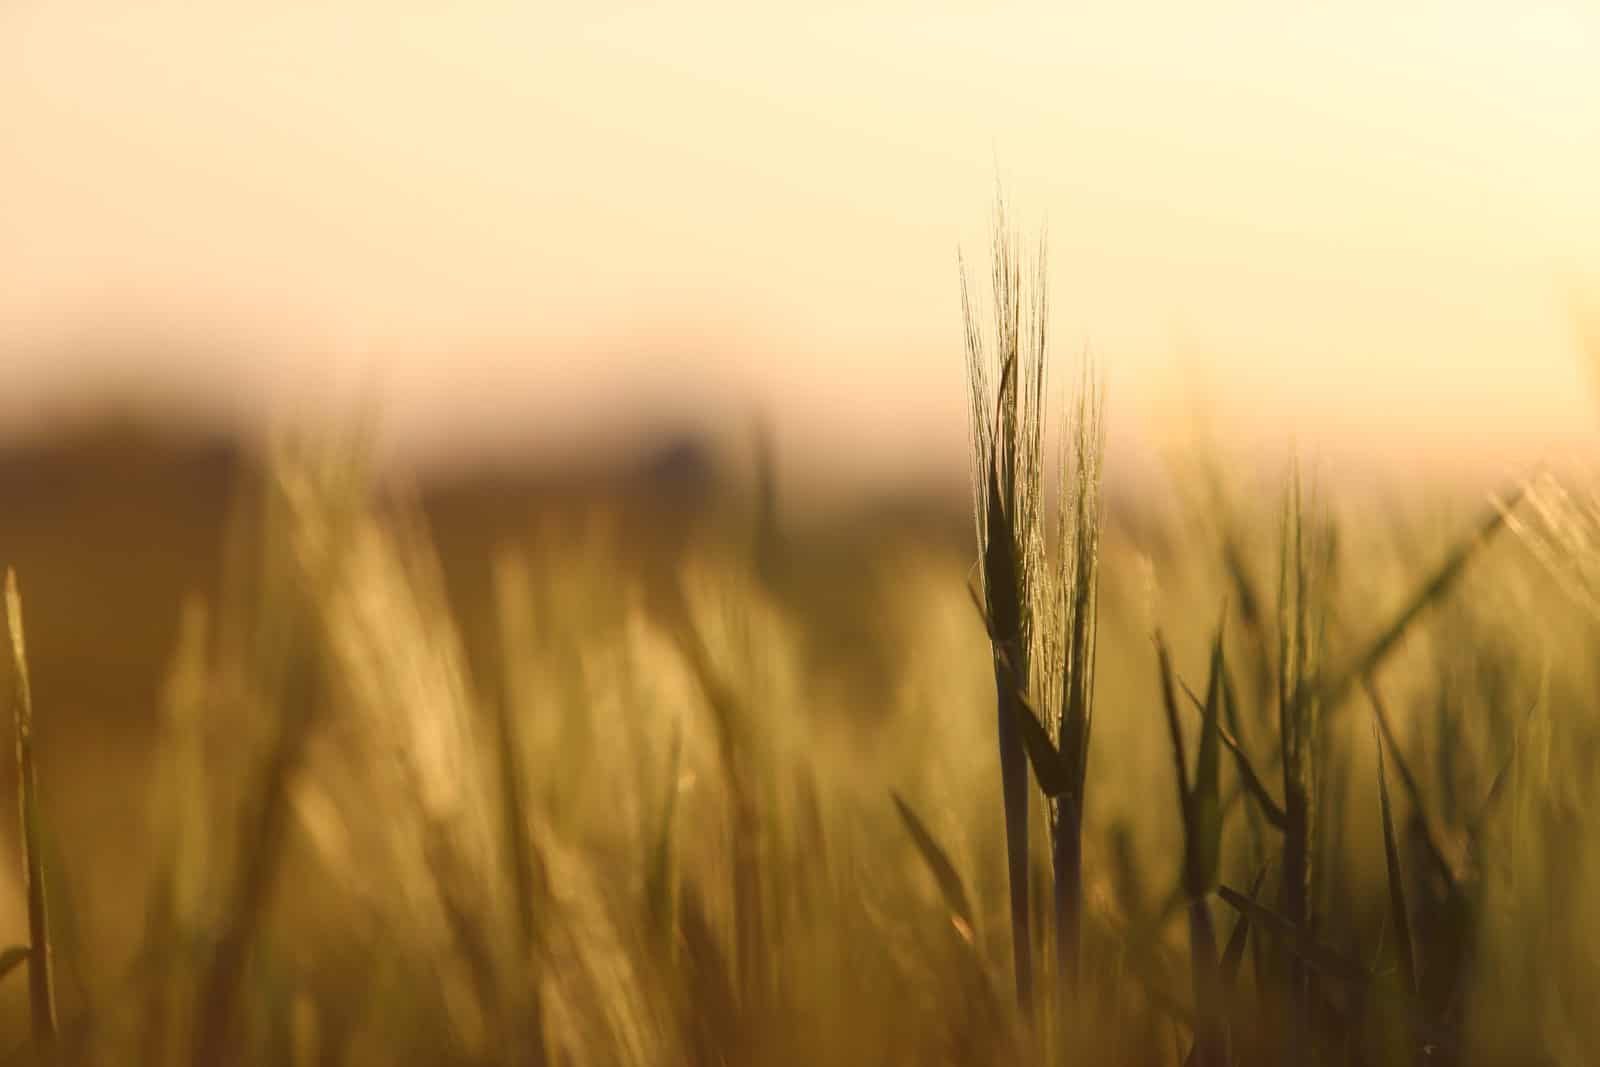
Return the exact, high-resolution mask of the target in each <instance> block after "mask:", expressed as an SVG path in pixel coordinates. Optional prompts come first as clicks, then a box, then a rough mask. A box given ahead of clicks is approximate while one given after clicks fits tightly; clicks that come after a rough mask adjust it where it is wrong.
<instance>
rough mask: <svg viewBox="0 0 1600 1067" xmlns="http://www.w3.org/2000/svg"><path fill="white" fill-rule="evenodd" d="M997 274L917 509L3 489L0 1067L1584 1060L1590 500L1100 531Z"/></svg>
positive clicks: (1596, 512) (1215, 515)
mask: <svg viewBox="0 0 1600 1067" xmlns="http://www.w3.org/2000/svg"><path fill="white" fill-rule="evenodd" d="M997 232H998V234H999V236H998V237H997V239H996V243H995V246H994V248H993V249H992V250H990V253H989V254H988V255H986V256H985V257H984V259H985V262H984V263H983V264H982V266H981V268H979V267H978V266H977V265H975V264H974V263H972V262H970V261H969V263H968V264H967V266H968V269H969V273H970V275H971V277H970V279H969V285H968V288H967V290H966V291H965V292H964V293H963V298H964V300H965V302H966V312H967V317H966V321H967V323H968V330H967V335H966V338H965V350H966V358H967V367H968V378H969V382H968V387H969V391H970V397H971V427H970V429H971V440H972V445H973V448H972V459H973V462H972V475H973V477H972V484H973V490H974V491H973V493H972V496H971V499H970V501H965V502H957V504H958V506H956V507H954V508H951V509H946V510H943V511H941V510H939V509H929V510H928V512H927V514H920V513H918V514H912V513H911V512H910V511H902V512H897V513H893V514H889V513H887V512H886V513H882V514H879V513H874V514H870V515H863V516H858V517H855V518H851V519H838V520H834V521H829V522H822V521H815V522H812V521H807V520H806V519H805V517H804V516H795V515H793V514H791V513H790V512H789V511H787V510H786V509H785V508H783V507H782V506H780V505H781V502H782V489H783V487H782V486H781V485H775V484H774V483H773V481H772V479H771V476H770V473H767V474H763V473H762V472H763V471H765V470H766V468H764V467H762V466H761V465H760V464H757V465H756V470H757V475H756V476H755V477H753V478H747V479H744V481H743V482H740V483H739V484H736V485H732V486H731V487H729V486H724V487H720V488H718V489H716V490H715V491H711V492H707V493H702V494H699V495H694V494H687V495H686V494H684V493H680V492H677V491H676V490H662V491H659V492H652V491H648V487H639V486H633V487H625V488H619V489H616V490H615V491H612V492H607V493H597V494H595V495H594V496H593V497H592V498H591V497H582V498H577V497H575V498H572V499H564V500H563V502H562V503H561V504H560V506H559V508H558V507H556V506H554V505H552V504H550V503H549V501H548V500H547V499H545V498H541V497H534V498H530V499H527V500H522V501H520V502H518V503H512V502H509V499H508V498H501V497H498V496H497V495H496V493H495V492H494V491H493V489H492V487H491V488H490V489H486V490H479V491H476V492H468V491H462V492H458V493H456V494H454V495H450V494H440V493H438V492H434V491H432V490H431V489H429V488H427V487H419V486H415V485H408V484H406V483H403V482H401V481H397V480H396V479H394V478H391V477H387V476H384V475H381V474H380V473H378V472H377V471H375V470H374V468H373V465H372V463H371V462H370V457H369V454H368V447H367V446H368V444H369V440H368V438H367V437H366V436H365V435H364V433H363V432H358V431H354V430H352V431H350V432H347V433H333V434H328V433H323V434H306V435H302V436H299V437H293V436H284V437H282V438H280V439H278V440H277V441H276V442H275V443H274V444H273V445H272V447H270V448H269V449H266V450H263V451H261V452H259V453H257V452H249V451H245V452H241V453H238V454H237V457H236V460H233V461H228V462H223V461H222V460H220V459H217V457H216V456H212V457H211V458H210V459H207V458H206V457H205V456H201V457H200V459H198V460H194V459H191V460H190V461H187V462H186V463H180V462H176V461H169V460H159V461H155V460H152V462H151V464H150V465H149V467H148V470H147V469H146V468H144V467H138V466H137V464H136V461H135V460H133V459H131V458H130V455H129V453H130V450H129V449H127V448H125V447H122V446H120V445H116V444H114V443H113V444H112V445H111V446H108V447H105V448H102V449H101V450H100V451H93V450H91V454H90V455H89V456H88V458H84V459H82V460H81V461H80V463H81V466H82V469H83V471H85V472H87V473H86V474H84V476H83V477H82V478H80V479H78V480H76V481H74V480H73V478H72V477H69V476H68V473H66V472H64V471H63V470H55V469H54V468H52V469H51V470H50V471H49V472H47V475H40V476H37V477H32V478H31V480H30V477H29V476H27V475H28V474H29V471H35V473H36V472H37V470H38V469H40V468H37V467H29V466H28V464H27V463H24V462H23V461H17V463H14V464H11V465H9V466H7V467H6V468H5V470H4V471H3V472H0V474H3V477H0V484H3V485H5V486H6V487H8V489H9V491H10V492H11V493H13V494H14V496H15V498H16V499H13V500H7V499H0V563H4V564H7V565H9V566H11V567H13V568H14V570H13V571H12V572H10V573H9V574H8V576H7V579H6V597H5V598H6V629H7V634H8V640H7V641H6V642H4V651H5V655H4V657H3V660H4V665H3V667H0V675H3V677H4V681H5V685H4V690H3V692H4V694H5V696H4V699H5V701H6V707H7V711H8V714H7V715H6V721H7V722H9V723H12V724H13V727H14V730H15V737H16V760H15V764H14V766H13V767H11V768H9V769H8V771H7V776H8V777H7V784H8V785H10V786H11V787H12V790H11V791H10V792H8V794H7V795H9V796H14V797H15V798H16V802H17V804H18V810H17V814H16V815H15V816H9V817H8V825H11V826H15V827H17V829H16V830H15V831H12V832H10V833H8V834H7V835H6V837H5V841H6V848H5V850H4V856H5V873H4V875H3V876H0V889H3V893H0V949H3V952H0V972H3V974H4V977H3V978H0V1036H3V1038H4V1041H3V1047H0V1057H4V1062H15V1063H52V1064H74V1063H83V1064H99V1063H105V1064H112V1063H115V1064H139V1063H145V1064H169V1063H171V1064H194V1065H196V1067H212V1065H224V1064H269V1063H270V1064H280V1063H283V1064H305V1065H310V1064H319V1065H335V1064H348V1065H352V1067H356V1065H366V1064H373V1065H377V1064H460V1065H468V1064H473V1065H478V1064H482V1065H489V1064H508V1065H509V1064H517V1065H527V1067H536V1065H537V1067H543V1065H551V1067H589V1065H596V1067H598V1065H618V1067H622V1065H639V1067H644V1065H667V1064H696V1065H698V1064H708V1065H709V1064H728V1065H746V1064H748V1065H757V1064H775V1065H781V1064H796V1065H798V1064H808V1065H817V1064H841V1065H842V1064H889V1063H894V1064H910V1063H915V1064H921V1065H932V1064H1174V1065H1176V1064H1195V1065H1199V1067H1224V1065H1227V1064H1258V1063H1295V1064H1302V1063H1303V1064H1374V1065H1375V1064H1502V1063H1504V1064H1542V1063H1549V1064H1570V1065H1579V1064H1586V1063H1595V1062H1600V1021H1597V1019H1596V1017H1595V1006H1596V1005H1597V1004H1600V951H1597V949H1600V906H1597V904H1596V896H1595V892H1594V887H1595V886H1596V885H1600V824H1597V818H1600V816H1597V814H1596V813H1597V812H1600V673H1597V671H1596V665H1597V663H1600V658H1597V656H1596V650H1597V649H1600V618H1597V608H1600V556H1597V555H1596V553H1597V552H1600V496H1596V495H1594V494H1593V492H1592V490H1591V489H1590V488H1589V487H1588V486H1587V485H1585V483H1584V482H1583V480H1582V479H1581V478H1579V477H1575V476H1570V475H1564V476H1562V477H1560V478H1557V477H1556V476H1554V475H1552V474H1549V473H1544V472H1538V471H1529V472H1527V474H1526V477H1524V478H1522V479H1520V480H1515V481H1512V482H1509V483H1508V484H1506V485H1505V486H1503V487H1502V488H1501V489H1500V490H1499V491H1498V492H1496V493H1492V494H1486V495H1483V496H1474V497H1471V498H1469V499H1461V498H1460V497H1459V496H1445V495H1443V494H1438V495H1430V494H1429V493H1428V491H1427V487H1425V486H1414V487H1412V491H1410V492H1409V493H1408V494H1406V495H1390V496H1388V497H1383V498H1379V497H1378V496H1377V495H1376V494H1370V493H1367V494H1364V493H1362V492H1359V491H1356V490H1351V489H1340V488H1337V487H1336V485H1335V484H1334V483H1330V482H1327V481H1324V480H1323V479H1322V478H1320V476H1319V472H1318V471H1317V470H1316V469H1315V466H1314V464H1311V463H1304V464H1293V463H1290V464H1285V465H1284V467H1283V468H1282V471H1281V475H1280V474H1272V475H1266V474H1262V473H1261V472H1260V471H1258V470H1255V469H1253V468H1252V469H1250V470H1248V471H1246V470H1245V469H1244V468H1239V467H1230V466H1229V465H1228V464H1226V463H1224V462H1222V461H1221V460H1220V459H1218V458H1214V457H1212V456H1210V455H1208V454H1206V453H1204V452H1198V453H1196V454H1195V455H1193V456H1191V457H1190V458H1189V459H1188V460H1187V461H1186V462H1184V463H1182V464H1175V465H1174V467H1173V469H1172V470H1171V471H1170V472H1169V473H1168V475H1167V477H1166V478H1165V479H1164V480H1163V481H1162V483H1161V484H1160V485H1159V487H1157V486H1145V487H1141V489H1140V491H1139V492H1137V493H1134V492H1129V491H1124V490H1122V489H1121V488H1120V487H1118V486H1116V485H1114V484H1109V482H1108V481H1107V475H1106V473H1105V468H1104V467H1103V465H1102V462H1101V461H1102V453H1103V449H1104V437H1103V432H1102V428H1101V427H1102V422H1101V419H1102V412H1103V405H1104V403H1105V402H1106V400H1107V397H1106V394H1105V391H1104V389H1103V388H1102V386H1101V385H1100V379H1099V377H1098V372H1097V370H1096V368H1095V367H1094V366H1093V365H1088V364H1080V363H1079V362H1077V361H1075V360H1069V359H1062V358H1059V357H1058V356H1057V355H1056V354H1055V353H1054V352H1052V351H1050V341H1049V336H1048V333H1049V327H1048V318H1047V315H1046V308H1045V307H1044V305H1043V303H1042V301H1040V300H1038V299H1037V298H1036V297H1035V294H1036V293H1039V292H1042V281H1041V278H1042V271H1043V264H1042V262H1035V261H1034V260H1033V259H1032V257H1030V256H1027V255H1025V254H1024V252H1023V250H1022V249H1021V247H1020V245H1019V243H1018V242H1017V241H1016V240H1015V239H1014V238H1012V237H1011V236H1009V235H1008V234H1007V231H1006V230H1005V228H1004V224H1003V219H1002V224H1001V226H1000V227H999V228H998V230H997ZM952 340H953V342H955V344H953V345H952V354H951V356H950V358H951V359H952V360H953V361H957V360H959V358H960V357H959V356H958V355H956V354H955V353H956V352H957V351H959V349H958V347H957V346H958V345H959V342H960V340H961V339H960V338H954V339H952ZM1111 399H1112V400H1113V402H1114V397H1113V398H1111ZM885 432H892V431H891V430H889V429H887V428H886V431H885ZM228 454H229V455H234V454H233V453H228ZM1395 461H1396V463H1397V464H1398V465H1402V466H1403V465H1404V462H1405V457H1403V456H1397V457H1395ZM130 464H132V465H133V466H130ZM74 469H76V468H74ZM130 471H144V472H145V473H142V474H140V473H129V472H130ZM151 472H154V473H151ZM90 475H93V476H92V477H91V476H90ZM658 488H659V487H658Z"/></svg>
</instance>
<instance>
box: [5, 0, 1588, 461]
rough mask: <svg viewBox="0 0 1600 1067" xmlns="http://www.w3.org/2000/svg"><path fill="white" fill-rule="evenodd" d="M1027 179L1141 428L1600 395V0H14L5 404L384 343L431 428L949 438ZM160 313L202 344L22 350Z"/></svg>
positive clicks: (1415, 418)
mask: <svg viewBox="0 0 1600 1067" xmlns="http://www.w3.org/2000/svg"><path fill="white" fill-rule="evenodd" d="M997 176H998V177H999V178H1000V179H1002V180H1003V181H1004V184H1005V187H1006V189H1007V192H1008V195H1009V198H1010V199H1011V201H1012V202H1013V205H1014V208H1015V212H1016V216H1017V219H1018V221H1019V222H1021V223H1022V224H1023V225H1024V226H1025V227H1026V228H1027V230H1029V231H1030V232H1031V231H1033V230H1035V229H1037V228H1038V227H1039V226H1040V225H1047V227H1048V233H1049V240H1050V260H1051V267H1052V273H1051V278H1052V298H1053V301H1054V315H1055V320H1054V321H1055V325H1056V330H1055V341H1056V344H1057V346H1058V351H1059V352H1060V354H1061V355H1062V356H1063V357H1067V356H1070V355H1072V354H1075V353H1076V352H1078V351H1080V350H1081V349H1083V348H1085V347H1087V348H1089V349H1091V350H1092V351H1093V352H1094V353H1096V355H1097V356H1098V358H1099V359H1100V361H1101V362H1102V363H1103V364H1104V365H1105V366H1106V367H1107V368H1108V372H1109V376H1110V380H1111V407H1112V417H1113V425H1114V427H1115V433H1116V435H1117V436H1116V437H1115V438H1114V447H1115V446H1116V445H1115V442H1116V441H1118V440H1120V441H1125V442H1128V444H1127V447H1129V448H1134V447H1137V444H1138V443H1139V442H1144V443H1149V442H1151V441H1155V440H1159V439H1163V438H1165V437H1169V436H1171V434H1172V433H1173V432H1174V431H1172V430H1171V426H1172V425H1173V424H1174V423H1175V422H1178V421H1181V420H1180V419H1178V416H1179V415H1181V414H1182V413H1184V412H1185V411H1186V408H1187V405H1188V404H1189V400H1188V399H1187V397H1188V395H1189V390H1190V389H1191V388H1192V387H1198V388H1199V389H1200V390H1201V391H1202V394H1203V395H1204V397H1205V398H1206V400H1205V404H1206V406H1207V408H1208V410H1209V412H1210V419H1211V422H1212V423H1213V425H1215V426H1218V427H1221V428H1222V429H1223V431H1224V432H1232V433H1235V434H1238V435H1240V436H1242V437H1245V438H1247V439H1250V440H1255V441H1258V442H1275V441H1281V440H1284V439H1286V437H1287V435H1288V434H1289V433H1290V431H1291V430H1294V431H1296V432H1297V433H1298V435H1299V436H1300V437H1301V438H1302V439H1311V440H1324V441H1326V442H1328V443H1329V444H1328V447H1329V448H1330V449H1332V450H1333V451H1336V452H1337V451H1349V452H1353V453H1359V454H1362V455H1369V456H1370V455H1375V454H1379V453H1384V454H1387V453H1389V452H1391V451H1398V452H1400V453H1401V454H1404V455H1424V456H1426V455H1434V456H1448V455H1469V454H1470V455H1477V454H1478V452H1483V453H1484V454H1493V455H1503V456H1518V457H1520V456H1524V455H1529V454H1532V453H1534V452H1537V451H1538V450H1539V449H1541V448H1543V447H1545V445H1546V444H1548V443H1550V442H1558V441H1565V440H1570V439H1572V438H1574V437H1576V436H1579V435H1582V434H1586V433H1588V432H1589V430H1590V428H1591V426H1593V425H1594V422H1595V419H1594V414H1595V410H1596V409H1595V394H1594V392H1593V391H1592V389H1591V387H1590V384H1589V381H1588V379H1587V377H1586V368H1585V364H1584V363H1583V360H1582V358H1581V355H1580V345H1579V341H1578V337H1579V333H1578V330H1577V329H1576V326H1575V321H1576V318H1577V309H1578V308H1579V307H1580V306H1581V305H1582V304H1583V302H1584V301H1586V300H1587V301H1590V302H1593V301H1595V300H1596V299H1597V295H1596V294H1597V293H1600V5H1596V4H1594V3H1584V2H1573V3H1567V4H1561V3H1541V2H1538V0H1531V2H1517V0H1478V2H1462V0H1458V2H1454V3H1443V2H1440V3H1421V2H1403V0H1402V2H1394V0H1390V2H1382V3H1379V2H1369V0H1352V2H1343V3H1338V4H1312V3H1302V2H1289V3H1285V2H1283V0H1274V2H1260V3H1258V2H1253V0H1252V2H1248V3H1246V2H1226V0H1224V2H1220V3H1212V4H1204V5H1195V4H1189V3H1184V2H1181V0H1161V2H1157V0H1135V2H1121V3H1115V4H1076V3H1059V2H1028V3H1011V4H1004V3H992V4H978V3H972V2H969V3H939V2H922V3H915V4H912V3H900V2H898V0H896V2H894V3H885V4H868V3H859V4H858V3H834V2H832V0H824V2H811V3H806V4H803V5H798V6H797V7H796V8H794V9H792V10H785V9H783V8H781V7H779V6H776V5H763V4H749V3H738V4H735V3H702V2H694V0H686V2H680V3H674V4H664V3H663V4H634V5H628V4H621V3H604V2H602V3H593V4H584V3H567V4H559V5H557V4H545V3H538V2H535V3H520V4H511V3H503V4H502V3H482V2H472V0H461V2H457V3H453V4H443V3H437V2H435V3H423V2H416V0H399V2H393V0H389V2H384V3H377V2H369V0H344V2H339V0H333V2H328V3H316V4H313V3H303V2H299V0H290V2H287V3H276V4H269V3H266V2H264V0H263V2H259V3H245V2H242V0H234V2H228V0H224V2H217V3H209V4H194V3H187V2H186V3H177V2H171V0H156V2H142V3H139V4H126V3H88V2H70V0H8V2H7V3H6V4H4V5H3V6H0V341H3V342H4V344H5V346H6V347H5V349H4V352H5V353H6V354H4V355H0V361H3V362H4V364H5V367H6V374H5V377H6V379H7V381H6V385H5V388H4V389H3V390H0V425H5V424H10V425H15V424H17V423H19V422H20V421H22V420H24V419H26V418H27V417H28V416H29V414H30V413H36V412H38V411H39V410H43V409H42V408H41V405H43V404H46V403H53V402H57V401H60V400H61V399H62V398H63V397H67V396H70V395H72V394H73V393H74V392H75V391H79V390H81V389H82V388H84V384H85V382H97V383H104V382H105V381H107V380H110V381H114V382H137V383H140V384H141V385H146V386H147V387H149V388H151V389H156V390H158V391H165V392H168V393H171V394H173V395H176V396H183V397H191V396H199V395H202V394H212V395H216V396H221V397H226V398H228V400H227V403H228V404H230V405H231V406H234V407H240V406H243V407H248V408H250V409H252V410H257V409H259V410H275V409H276V408H278V407H282V406H290V407H296V406H300V405H304V404H306V403H322V402H325V401H326V400H327V398H328V397H330V396H343V395H346V394H351V393H358V392H359V391H360V387H361V386H362V385H363V384H364V383H365V384H371V383H374V382H375V383H377V388H378V390H379V392H380V393H381V394H382V395H383V396H384V398H385V403H386V406H387V408H388V413H389V420H390V429H391V433H393V434H394V435H395V436H396V439H397V440H398V441H401V442H403V445H404V447H406V448H408V449H409V450H411V451H413V452H414V453H417V454H439V453H441V452H444V451H448V450H451V449H456V450H461V449H468V450H470V449H473V448H478V447H488V446H491V445H498V446H508V445H509V446H517V447H543V446H548V445H550V444H551V443H552V442H562V441H568V442H570V441H572V440H575V439H577V438H578V437H581V436H582V435H584V434H587V433H592V432H593V431H594V428H595V427H596V426H599V425H605V424H607V423H608V420H618V421H625V420H627V419H629V418H634V417H642V416H646V415H653V416H656V417H668V418H671V417H679V416H682V417H692V416H698V415H701V414H704V413H707V412H723V413H725V414H734V415H739V414H741V413H744V412H747V411H749V410H750V409H751V408H753V407H755V406H760V407H763V408H765V409H766V410H767V411H769V412H770V414H771V416H772V418H773V419H774V421H775V422H776V425H777V430H778V437H779V443H780V447H781V448H782V449H783V450H784V451H785V453H786V454H788V455H790V456H800V457H803V459H804V461H805V462H807V463H811V464H812V465H813V466H820V467H830V466H848V467H851V468H853V469H855V470H856V471H857V474H858V475H859V476H862V477H867V478H877V479H880V480H881V479H889V478H897V477H900V476H903V475H906V474H911V475H919V476H925V475H929V474H931V473H937V472H940V471H951V470H953V471H954V472H955V474H956V476H957V477H962V476H964V471H965V466H964V462H965V461H964V458H963V457H964V435H965V432H966V427H965V401H964V396H963V392H962V390H963V384H962V377H961V354H960V322H959V304H958V300H957V284H956V283H957V275H956V263H955V257H956V250H957V248H958V247H960V248H964V249H965V250H967V252H968V254H969V256H972V257H974V258H975V259H977V260H978V262H979V263H980V264H981V263H982V260H983V256H984V254H985V249H986V242H987V227H988V222H989V208H990V204H991V200H992V196H993V192H994V186H995V181H996V177H997ZM135 326H137V327H139V328H141V329H143V330H145V331H146V332H148V331H151V330H159V331H161V332H163V333H165V334H168V335H182V336H187V337H189V338H191V339H192V341H191V344H190V345H188V346H187V347H184V346H175V347H173V348H171V349H169V350H167V351H166V352H165V353H163V352H162V350H161V349H159V348H157V349H155V350H154V351H152V350H151V348H150V347H149V346H144V347H142V348H140V349H138V350H137V351H130V352H129V353H128V354H124V355H117V354H116V353H114V352H111V353H107V352H105V351H104V350H103V349H101V350H100V354H98V355H89V354H83V355H79V356H76V357H73V356H69V355H55V356H52V358H49V359H44V358H41V357H40V356H38V355H37V354H35V353H37V352H38V351H39V349H38V348H37V347H36V343H37V342H38V341H39V339H41V338H44V339H51V340H56V341H60V340H61V339H63V338H71V337H74V336H78V335H81V334H84V333H85V332H93V331H99V332H100V333H101V334H106V333H110V332H115V331H116V330H119V329H125V328H132V327H135ZM245 340H248V341H249V342H250V344H249V345H245V344H243V343H242V342H243V341H245ZM83 351H84V352H85V353H88V352H89V351H90V349H89V348H87V347H84V348H83ZM1063 366H1065V363H1063ZM1063 377H1065V375H1063ZM1473 450H1478V451H1473Z"/></svg>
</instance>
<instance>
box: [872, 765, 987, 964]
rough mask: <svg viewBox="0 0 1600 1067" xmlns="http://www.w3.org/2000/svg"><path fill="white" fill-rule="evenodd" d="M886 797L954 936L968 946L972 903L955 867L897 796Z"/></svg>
mask: <svg viewBox="0 0 1600 1067" xmlns="http://www.w3.org/2000/svg"><path fill="white" fill-rule="evenodd" d="M889 795H890V797H892V798H893V800H894V806H895V810H896V811H898V812H899V813H900V820H901V821H902V822H903V823H905V826H906V832H907V833H909V834H910V835H911V841H912V843H913V844H915V845H916V846H917V852H918V853H919V854H920V855H921V856H922V861H923V862H924V863H926V864H927V865H928V870H929V872H930V873H932V875H933V880H934V882H935V884H937V885H938V887H939V894H940V896H942V897H943V898H944V905H945V907H946V908H948V909H949V910H950V915H951V918H952V919H953V920H955V921H956V930H957V932H958V933H960V934H961V936H962V938H963V939H964V940H965V941H967V942H968V943H971V942H972V940H973V938H974V937H975V933H974V931H975V930H976V929H977V927H976V926H975V925H974V922H975V920H974V919H973V913H972V903H971V901H970V899H969V898H968V897H967V887H966V883H965V882H963V881H962V880H961V875H960V873H959V872H958V871H957V870H956V866H955V864H954V863H952V862H951V861H950V855H949V853H947V852H945V850H944V848H943V847H941V846H940V844H939V842H938V841H936V840H935V839H934V836H933V834H932V833H931V832H929V830H928V828H927V826H926V825H924V824H923V821H922V819H921V818H920V817H918V815H917V813H916V812H915V811H914V810H912V808H911V805H910V804H907V803H906V801H905V799H904V798H903V797H901V796H900V794H899V793H897V792H893V791H891V792H890V794H889Z"/></svg>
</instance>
